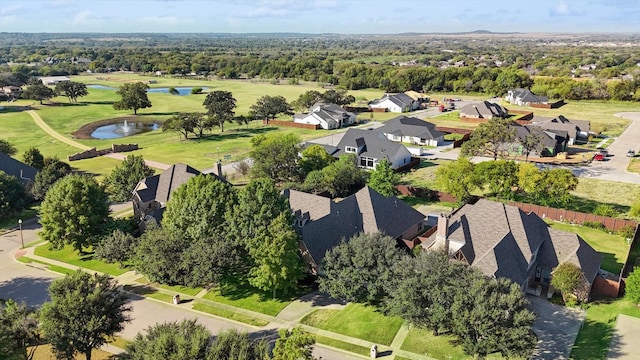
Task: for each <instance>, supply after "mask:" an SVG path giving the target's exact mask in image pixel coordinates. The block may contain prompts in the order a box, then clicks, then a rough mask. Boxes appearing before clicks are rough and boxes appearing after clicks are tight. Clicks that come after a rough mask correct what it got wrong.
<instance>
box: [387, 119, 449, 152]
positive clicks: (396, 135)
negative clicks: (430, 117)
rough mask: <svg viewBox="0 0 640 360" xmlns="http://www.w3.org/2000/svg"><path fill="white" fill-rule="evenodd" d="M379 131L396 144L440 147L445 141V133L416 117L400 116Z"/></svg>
mask: <svg viewBox="0 0 640 360" xmlns="http://www.w3.org/2000/svg"><path fill="white" fill-rule="evenodd" d="M377 130H378V131H380V132H381V133H383V134H384V135H385V136H386V137H387V139H389V140H391V141H395V142H403V143H410V144H417V145H427V146H438V145H439V144H441V143H442V142H443V141H444V133H443V132H442V131H438V130H436V125H435V124H432V123H430V122H428V121H424V120H421V119H418V118H415V117H406V116H398V117H396V118H393V119H391V120H389V121H386V122H385V123H384V125H383V126H382V127H379V128H378V129H377Z"/></svg>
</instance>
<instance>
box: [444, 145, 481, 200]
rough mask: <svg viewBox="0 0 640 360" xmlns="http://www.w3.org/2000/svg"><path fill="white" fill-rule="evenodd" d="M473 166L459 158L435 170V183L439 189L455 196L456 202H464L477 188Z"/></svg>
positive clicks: (464, 158)
mask: <svg viewBox="0 0 640 360" xmlns="http://www.w3.org/2000/svg"><path fill="white" fill-rule="evenodd" d="M474 168H475V167H474V164H473V163H472V162H471V161H469V159H467V158H466V157H463V156H460V157H458V159H457V160H456V161H452V162H450V163H447V164H444V165H440V166H438V168H437V169H436V182H437V183H438V184H439V186H440V188H441V189H442V190H444V191H446V192H448V193H450V194H451V195H453V196H455V197H456V199H457V200H458V202H462V201H466V200H467V199H468V198H469V196H470V195H471V191H473V190H474V189H476V188H477V187H478V186H479V181H478V178H477V176H476V174H475V172H474Z"/></svg>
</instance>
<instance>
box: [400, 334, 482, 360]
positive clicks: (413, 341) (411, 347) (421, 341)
mask: <svg viewBox="0 0 640 360" xmlns="http://www.w3.org/2000/svg"><path fill="white" fill-rule="evenodd" d="M456 340H457V339H456V337H455V336H450V335H440V336H434V335H433V332H432V331H430V330H423V329H417V328H414V327H412V328H411V329H410V330H409V334H407V337H406V338H405V340H404V342H403V343H402V347H401V349H402V350H406V351H410V352H413V353H416V354H420V355H426V356H429V357H432V358H434V359H470V358H471V357H470V356H468V355H466V354H465V353H464V351H463V350H462V346H460V345H456V344H455V342H456Z"/></svg>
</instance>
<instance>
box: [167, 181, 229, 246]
mask: <svg viewBox="0 0 640 360" xmlns="http://www.w3.org/2000/svg"><path fill="white" fill-rule="evenodd" d="M236 202H237V200H236V193H235V190H234V188H233V187H231V185H229V184H227V183H225V182H223V181H221V180H220V179H218V178H217V177H215V176H210V175H198V176H194V177H192V178H191V179H189V180H188V181H187V182H186V183H184V184H182V185H181V186H180V187H179V188H178V189H176V190H175V191H174V192H173V193H172V194H171V199H169V201H168V202H167V208H166V210H165V212H164V215H163V217H162V226H163V228H165V229H167V231H169V232H171V233H173V234H180V235H181V236H184V237H185V238H187V239H190V240H192V241H193V240H196V239H200V238H207V237H212V236H214V235H216V234H222V233H224V228H223V224H224V222H225V217H224V214H225V212H226V210H227V209H228V208H231V207H233V206H234V204H236Z"/></svg>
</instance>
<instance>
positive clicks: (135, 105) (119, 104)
mask: <svg viewBox="0 0 640 360" xmlns="http://www.w3.org/2000/svg"><path fill="white" fill-rule="evenodd" d="M147 89H149V86H147V84H145V83H143V82H133V83H126V84H122V85H120V88H118V90H116V94H117V95H120V100H118V101H116V102H114V103H113V108H114V109H115V110H133V114H134V115H137V114H138V109H146V108H150V107H151V101H149V97H148V96H147Z"/></svg>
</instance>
